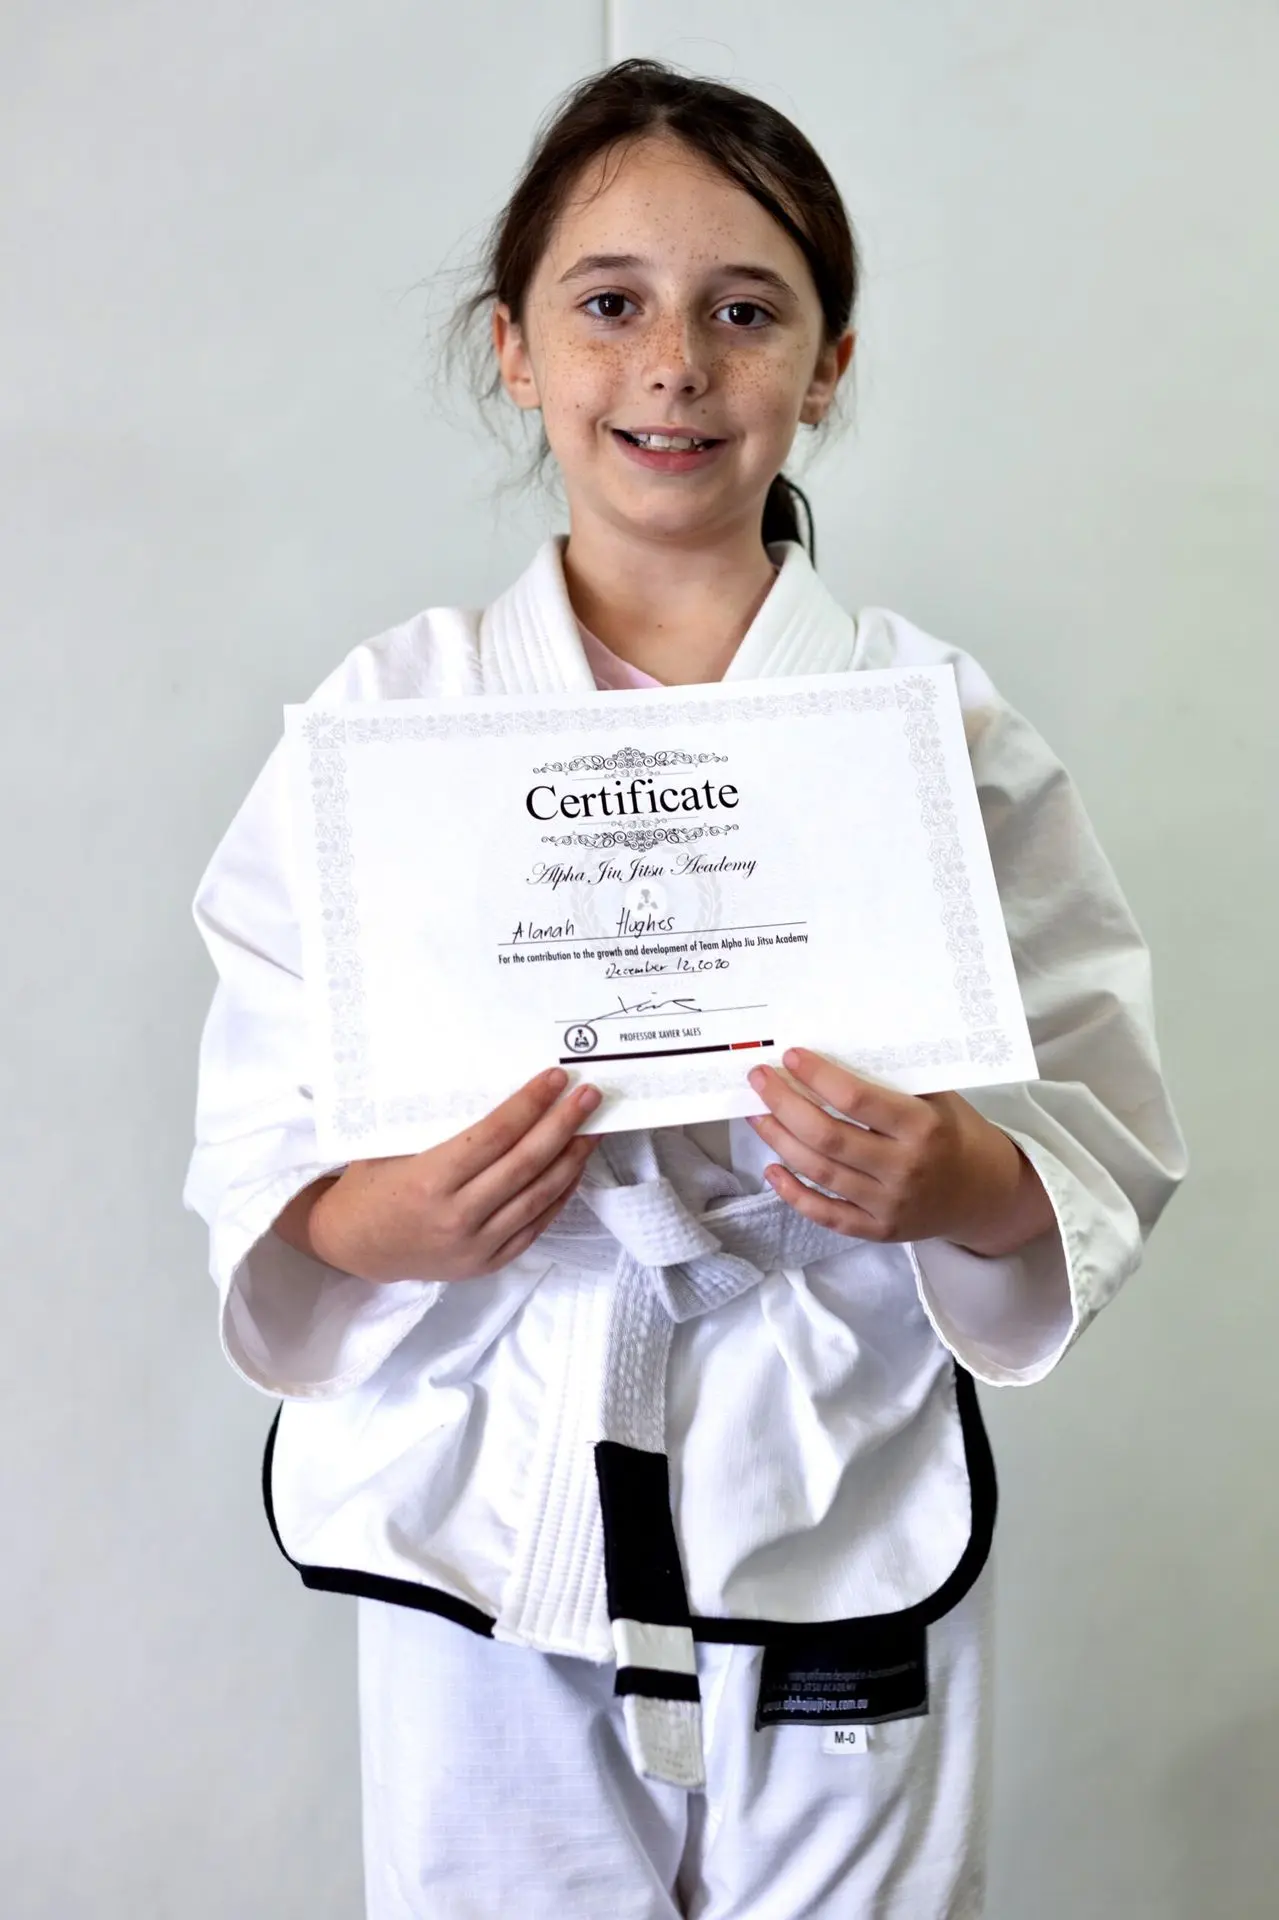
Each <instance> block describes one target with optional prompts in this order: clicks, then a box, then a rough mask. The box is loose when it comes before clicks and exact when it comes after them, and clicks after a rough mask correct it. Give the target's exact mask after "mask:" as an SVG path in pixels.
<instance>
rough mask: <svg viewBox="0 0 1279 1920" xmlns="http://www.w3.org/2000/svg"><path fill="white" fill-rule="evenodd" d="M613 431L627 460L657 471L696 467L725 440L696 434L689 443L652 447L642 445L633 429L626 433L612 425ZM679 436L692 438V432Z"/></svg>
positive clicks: (711, 456)
mask: <svg viewBox="0 0 1279 1920" xmlns="http://www.w3.org/2000/svg"><path fill="white" fill-rule="evenodd" d="M612 434H613V438H614V440H615V441H616V442H617V445H618V446H619V447H620V449H621V451H622V452H623V454H625V456H626V458H627V459H628V460H633V461H634V462H635V463H636V465H637V466H641V467H647V468H649V470H650V471H652V472H656V473H689V472H691V471H692V470H694V469H695V468H698V467H705V466H708V465H709V464H710V462H711V461H712V460H714V458H715V456H716V455H717V454H718V453H719V452H720V450H721V448H723V447H724V446H725V445H726V444H727V442H725V441H723V440H703V439H700V438H699V439H698V440H697V441H696V443H695V444H694V445H693V446H691V447H662V446H656V447H654V446H646V445H644V443H643V442H642V441H641V440H639V439H637V438H636V436H635V435H634V434H633V433H626V432H624V431H623V430H622V429H621V428H620V427H614V428H613V429H612ZM671 437H672V438H674V437H675V436H671ZM680 438H687V439H692V438H693V436H692V435H691V434H689V435H686V436H685V435H681V436H680Z"/></svg>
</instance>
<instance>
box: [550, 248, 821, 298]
mask: <svg viewBox="0 0 1279 1920" xmlns="http://www.w3.org/2000/svg"><path fill="white" fill-rule="evenodd" d="M652 264H653V263H652V261H651V260H645V259H643V258H642V257H641V256H640V255H639V254H638V253H584V254H583V255H582V257H581V259H580V260H575V261H574V262H573V264H572V266H571V267H570V268H569V269H568V271H567V272H566V273H562V274H561V275H560V277H559V283H558V284H559V285H560V286H563V285H564V283H565V281H567V280H583V279H585V278H586V276H587V275H588V274H592V273H622V272H626V271H627V270H628V269H630V268H633V267H650V266H652ZM706 277H707V279H708V280H753V281H755V283H756V284H757V285H758V286H761V287H769V288H771V289H772V291H773V292H774V293H776V294H778V295H779V296H780V297H781V298H782V299H783V300H794V299H795V298H796V294H795V289H794V288H793V287H792V286H791V284H790V282H789V281H788V280H783V278H782V276H781V274H780V273H774V271H773V269H772V268H771V267H762V266H757V265H756V264H755V263H754V262H752V261H741V262H736V263H730V264H729V265H727V266H722V267H712V268H711V270H710V272H709V273H708V274H707V276H706Z"/></svg>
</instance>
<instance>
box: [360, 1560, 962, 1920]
mask: <svg viewBox="0 0 1279 1920" xmlns="http://www.w3.org/2000/svg"><path fill="white" fill-rule="evenodd" d="M990 1614H991V1568H990V1567H989V1566H988V1567H987V1570H986V1572H985V1573H983V1575H982V1576H981V1578H980V1579H979V1580H978V1581H977V1583H976V1585H975V1586H974V1587H973V1589H972V1590H971V1592H970V1593H969V1594H968V1595H967V1597H966V1598H965V1599H964V1600H962V1601H961V1602H960V1604H959V1605H958V1606H957V1607H956V1608H955V1609H954V1610H953V1611H952V1612H951V1613H949V1614H948V1615H947V1616H946V1617H945V1618H944V1619H942V1620H940V1621H938V1622H937V1623H936V1624H935V1625H934V1626H932V1627H930V1628H929V1631H928V1650H929V1674H930V1711H929V1712H928V1714H926V1715H923V1716H920V1717H917V1718H914V1719H908V1720H898V1721H893V1722H889V1723H887V1724H884V1725H880V1726H875V1727H872V1728H870V1730H869V1740H868V1750H867V1751H866V1752H864V1753H842V1754H833V1753H829V1752H826V1751H825V1750H824V1745H823V1742H824V1737H825V1736H824V1734H823V1731H822V1730H821V1729H819V1728H817V1727H812V1726H781V1727H770V1728H766V1729H764V1730H762V1731H759V1732H757V1731H756V1729H755V1724H754V1722H755V1708H756V1701H757V1697H758V1693H759V1681H760V1663H761V1659H762V1653H761V1650H760V1649H759V1648H758V1647H744V1646H719V1645H699V1646H698V1648H697V1665H698V1674H699V1678H700V1681H701V1687H702V1700H703V1712H704V1716H705V1722H704V1724H705V1749H706V1775H707V1784H706V1788H705V1791H703V1792H692V1793H687V1792H684V1791H683V1790H682V1789H680V1788H676V1787H670V1786H666V1785H664V1784H663V1783H661V1782H657V1781H652V1780H646V1779H644V1778H642V1777H641V1776H640V1775H638V1774H637V1773H636V1772H635V1769H634V1767H633V1766H632V1764H631V1760H630V1758H629V1755H628V1752H627V1746H626V1738H625V1732H624V1729H623V1724H622V1712H621V1703H620V1701H618V1700H616V1699H615V1698H614V1696H613V1692H612V1686H613V1669H612V1668H611V1667H607V1666H605V1667H600V1666H596V1665H594V1664H593V1663H592V1662H590V1661H586V1660H576V1659H568V1658H562V1657H560V1656H558V1655H553V1654H541V1653H531V1652H529V1651H528V1650H526V1649H525V1648H521V1647H513V1646H509V1645H505V1644H503V1643H501V1642H498V1641H490V1640H485V1639H482V1638H480V1637H479V1636H477V1635H475V1634H472V1633H471V1632H469V1631H468V1630H467V1629H466V1628H464V1627H459V1626H455V1625H453V1624H452V1622H450V1621H447V1620H443V1619H440V1618H439V1617H438V1616H436V1615H434V1614H428V1613H418V1612H416V1611H413V1610H411V1609H408V1608H404V1607H398V1606H390V1605H387V1604H386V1603H385V1602H382V1601H376V1600H361V1601H360V1603H359V1648H360V1717H361V1765H362V1777H363V1795H364V1852H365V1882H366V1890H367V1900H368V1909H367V1911H368V1920H677V1917H678V1920H974V1917H975V1916H979V1915H980V1914H981V1913H982V1911H983V1880H984V1853H985V1839H986V1803H987V1783H988V1774H989V1747H990V1738H989V1736H990V1699H989V1679H990V1629H991V1619H990Z"/></svg>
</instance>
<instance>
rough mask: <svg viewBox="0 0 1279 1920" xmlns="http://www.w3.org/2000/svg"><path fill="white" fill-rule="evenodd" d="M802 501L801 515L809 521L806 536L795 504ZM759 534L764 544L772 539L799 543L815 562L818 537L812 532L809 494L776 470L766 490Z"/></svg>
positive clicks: (767, 543)
mask: <svg viewBox="0 0 1279 1920" xmlns="http://www.w3.org/2000/svg"><path fill="white" fill-rule="evenodd" d="M801 500H802V501H803V503H804V518H805V520H806V521H807V524H808V534H807V537H806V538H805V536H804V535H802V534H801V533H800V529H799V514H798V512H797V510H796V503H797V502H798V501H801ZM762 533H763V540H764V545H765V546H768V545H769V543H770V542H771V541H773V540H795V541H797V542H799V544H800V545H802V546H805V547H807V549H808V557H809V559H810V560H811V561H812V563H813V565H814V566H816V565H817V539H816V535H815V534H814V532H813V509H812V507H811V506H810V505H809V500H808V495H807V494H806V493H804V492H803V491H802V490H801V489H800V488H799V487H797V486H796V485H795V482H794V481H793V480H788V479H787V478H786V475H785V474H784V473H779V474H778V476H777V478H776V479H775V480H774V481H773V484H772V486H771V487H770V488H769V489H768V494H767V497H766V499H765V501H764V525H763V529H762Z"/></svg>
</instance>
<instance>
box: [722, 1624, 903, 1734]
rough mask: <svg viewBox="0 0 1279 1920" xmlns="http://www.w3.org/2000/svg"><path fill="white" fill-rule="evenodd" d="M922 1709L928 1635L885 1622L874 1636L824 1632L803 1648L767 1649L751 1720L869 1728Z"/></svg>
mask: <svg viewBox="0 0 1279 1920" xmlns="http://www.w3.org/2000/svg"><path fill="white" fill-rule="evenodd" d="M927 1712H928V1635H927V1629H926V1628H924V1627H891V1628H883V1629H880V1630H877V1631H876V1632H875V1634H874V1635H873V1637H872V1636H870V1635H868V1634H867V1633H866V1632H865V1630H864V1629H859V1630H858V1631H857V1632H856V1633H841V1632H839V1631H838V1630H836V1631H834V1632H823V1631H821V1630H820V1629H819V1630H818V1631H817V1632H815V1633H814V1634H813V1635H812V1636H811V1638H810V1637H808V1636H805V1639H804V1643H803V1649H802V1651H798V1652H797V1651H789V1650H788V1651H784V1650H782V1649H781V1648H777V1647H768V1648H766V1649H765V1652H764V1663H763V1669H762V1671H761V1674H760V1681H759V1705H758V1707H757V1708H756V1710H755V1725H756V1727H757V1728H759V1727H782V1726H810V1727H821V1726H828V1727H829V1726H857V1725H862V1726H869V1725H872V1724H873V1723H874V1722H875V1721H878V1720H905V1719H907V1718H909V1716H910V1715H912V1714H919V1713H927Z"/></svg>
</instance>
